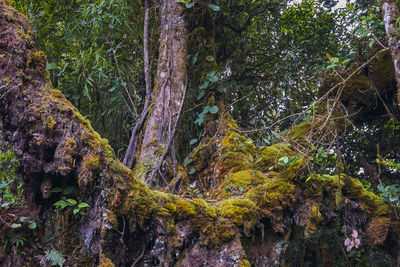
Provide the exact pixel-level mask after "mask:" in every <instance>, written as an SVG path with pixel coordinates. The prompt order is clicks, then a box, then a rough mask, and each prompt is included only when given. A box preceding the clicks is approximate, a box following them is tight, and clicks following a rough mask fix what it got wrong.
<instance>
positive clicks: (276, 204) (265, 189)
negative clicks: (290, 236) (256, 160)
mask: <svg viewBox="0 0 400 267" xmlns="http://www.w3.org/2000/svg"><path fill="white" fill-rule="evenodd" d="M244 197H245V198H247V199H249V200H251V201H252V202H254V203H255V205H256V206H257V209H258V211H259V213H261V214H262V215H263V216H266V217H268V218H269V219H270V220H271V223H272V225H273V228H274V230H275V231H276V232H283V229H284V225H283V222H282V220H283V214H284V211H285V210H287V209H290V207H291V206H292V205H293V203H294V185H292V184H290V183H288V182H286V181H284V180H282V179H269V180H268V181H267V182H266V183H264V184H262V185H258V186H256V187H254V188H252V189H251V190H250V191H249V192H247V193H246V194H244Z"/></svg>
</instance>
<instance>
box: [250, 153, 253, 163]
mask: <svg viewBox="0 0 400 267" xmlns="http://www.w3.org/2000/svg"><path fill="white" fill-rule="evenodd" d="M249 159H250V161H251V162H253V161H254V158H253V155H251V154H249Z"/></svg>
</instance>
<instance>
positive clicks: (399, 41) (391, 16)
mask: <svg viewBox="0 0 400 267" xmlns="http://www.w3.org/2000/svg"><path fill="white" fill-rule="evenodd" d="M381 4H382V13H383V20H384V22H385V31H386V36H387V38H388V45H389V49H390V53H391V55H392V59H393V64H394V69H395V75H396V82H397V101H398V103H400V29H399V28H398V27H397V26H396V19H398V18H399V8H398V7H397V4H396V1H395V0H382V1H381Z"/></svg>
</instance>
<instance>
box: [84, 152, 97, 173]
mask: <svg viewBox="0 0 400 267" xmlns="http://www.w3.org/2000/svg"><path fill="white" fill-rule="evenodd" d="M83 164H84V167H85V168H88V169H89V170H95V169H97V168H98V167H99V166H100V158H99V156H95V155H92V156H89V157H88V158H85V159H84V160H83Z"/></svg>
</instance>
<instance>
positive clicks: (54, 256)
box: [45, 249, 65, 267]
mask: <svg viewBox="0 0 400 267" xmlns="http://www.w3.org/2000/svg"><path fill="white" fill-rule="evenodd" d="M45 253H46V254H45V259H46V260H47V261H48V262H49V263H50V264H51V266H55V265H58V266H60V267H62V266H63V265H64V262H65V258H64V255H63V254H61V253H60V252H59V251H57V250H55V249H52V250H46V252H45Z"/></svg>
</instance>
